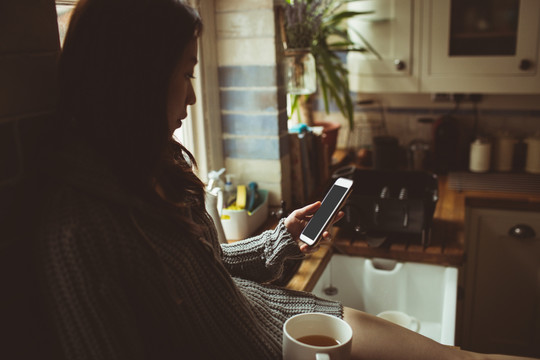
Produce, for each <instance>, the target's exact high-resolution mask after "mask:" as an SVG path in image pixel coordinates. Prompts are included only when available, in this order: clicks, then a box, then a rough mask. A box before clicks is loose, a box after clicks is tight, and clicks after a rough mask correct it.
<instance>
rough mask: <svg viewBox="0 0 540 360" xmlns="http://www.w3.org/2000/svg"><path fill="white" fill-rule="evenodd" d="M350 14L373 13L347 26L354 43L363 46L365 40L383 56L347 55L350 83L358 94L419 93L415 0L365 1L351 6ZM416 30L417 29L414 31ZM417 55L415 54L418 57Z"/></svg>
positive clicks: (417, 10) (358, 17)
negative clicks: (352, 12) (415, 37)
mask: <svg viewBox="0 0 540 360" xmlns="http://www.w3.org/2000/svg"><path fill="white" fill-rule="evenodd" d="M348 8H349V10H354V11H373V12H374V13H373V14H369V15H359V16H356V17H355V18H353V19H350V20H349V22H348V24H347V25H348V29H349V34H350V35H351V38H352V40H353V41H354V42H355V43H357V44H358V45H360V46H363V45H364V42H363V41H362V37H363V38H364V39H366V41H367V42H368V43H369V44H370V45H371V46H372V47H373V48H374V49H375V50H376V51H377V53H379V54H380V56H381V58H380V59H379V58H377V57H376V56H375V55H373V53H370V52H365V53H360V52H354V51H351V52H349V53H348V54H347V64H348V68H349V82H350V86H351V90H352V91H357V92H418V90H419V83H418V72H419V67H418V66H419V62H418V61H415V59H418V58H419V52H418V50H419V49H418V47H415V41H414V36H415V34H416V35H418V34H419V26H420V24H419V23H418V22H416V23H415V22H414V18H415V11H416V12H418V13H419V12H420V9H419V7H418V6H415V2H414V1H413V0H365V1H356V2H352V3H349V4H348ZM415 27H416V28H417V29H415ZM357 34H361V37H360V36H358V35H357ZM415 51H416V53H415Z"/></svg>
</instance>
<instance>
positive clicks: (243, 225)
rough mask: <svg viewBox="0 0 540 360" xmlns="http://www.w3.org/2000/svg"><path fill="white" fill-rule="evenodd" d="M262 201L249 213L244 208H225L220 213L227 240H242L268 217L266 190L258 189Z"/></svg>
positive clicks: (251, 233)
mask: <svg viewBox="0 0 540 360" xmlns="http://www.w3.org/2000/svg"><path fill="white" fill-rule="evenodd" d="M259 194H260V196H261V197H262V199H263V201H262V203H261V204H260V205H259V206H257V208H255V210H253V211H252V212H251V213H249V212H248V211H246V210H227V209H223V211H222V213H221V224H222V225H223V231H224V232H225V237H226V238H227V240H242V239H245V238H247V237H248V236H251V235H253V233H254V232H255V230H257V229H258V228H259V227H260V226H261V225H262V224H263V223H264V222H265V221H266V219H267V218H268V190H259Z"/></svg>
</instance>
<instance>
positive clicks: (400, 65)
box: [394, 59, 406, 70]
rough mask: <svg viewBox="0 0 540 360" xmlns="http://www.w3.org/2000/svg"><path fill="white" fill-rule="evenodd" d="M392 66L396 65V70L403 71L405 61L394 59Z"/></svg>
mask: <svg viewBox="0 0 540 360" xmlns="http://www.w3.org/2000/svg"><path fill="white" fill-rule="evenodd" d="M394 65H396V69H397V70H405V67H406V66H405V61H403V60H399V59H396V60H394Z"/></svg>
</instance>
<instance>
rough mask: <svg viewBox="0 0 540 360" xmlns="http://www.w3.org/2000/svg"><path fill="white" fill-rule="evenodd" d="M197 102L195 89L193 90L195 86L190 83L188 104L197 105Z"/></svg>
mask: <svg viewBox="0 0 540 360" xmlns="http://www.w3.org/2000/svg"><path fill="white" fill-rule="evenodd" d="M196 101H197V96H196V95H195V89H194V88H193V84H192V83H191V81H190V82H189V85H188V91H187V97H186V104H187V105H193V104H195V102H196Z"/></svg>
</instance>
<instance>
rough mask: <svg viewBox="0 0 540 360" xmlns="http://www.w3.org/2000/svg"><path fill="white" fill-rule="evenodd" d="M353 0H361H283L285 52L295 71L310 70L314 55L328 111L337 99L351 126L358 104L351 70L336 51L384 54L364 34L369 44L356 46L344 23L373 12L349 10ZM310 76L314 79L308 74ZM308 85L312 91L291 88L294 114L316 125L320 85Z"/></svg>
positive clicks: (297, 72)
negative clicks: (314, 107) (314, 105)
mask: <svg viewBox="0 0 540 360" xmlns="http://www.w3.org/2000/svg"><path fill="white" fill-rule="evenodd" d="M353 1H357V0H283V4H282V5H283V6H282V14H281V17H280V18H281V36H282V40H283V45H284V55H285V57H286V61H288V63H289V67H290V68H292V69H293V70H292V72H293V73H296V74H302V73H303V72H305V71H309V69H310V68H311V65H309V63H308V61H309V58H310V56H311V57H312V58H313V60H314V65H313V66H314V69H315V73H316V76H315V75H314V76H315V78H316V80H315V81H316V84H317V88H318V90H319V93H320V94H321V95H322V97H323V101H324V106H325V111H326V112H327V113H328V112H329V103H330V101H333V102H334V103H335V104H336V105H337V107H338V108H339V110H340V112H341V113H342V114H343V116H344V117H345V118H346V119H347V120H348V123H349V128H350V129H352V128H353V125H354V120H353V119H354V105H353V101H352V98H351V94H350V90H349V80H348V70H347V67H346V66H345V64H344V63H343V62H342V61H341V59H340V58H339V56H338V55H337V53H336V52H338V51H362V52H363V51H371V52H373V53H374V54H375V55H376V56H377V57H379V58H380V56H379V54H378V53H377V52H376V51H375V50H374V49H373V47H372V46H370V45H369V44H368V42H367V41H365V39H364V38H363V37H362V36H361V35H360V34H358V36H359V37H360V38H361V39H362V40H363V41H364V43H365V44H366V47H365V48H364V47H355V44H354V43H353V42H352V41H351V40H350V37H349V34H348V32H347V29H346V28H345V27H344V26H343V25H342V22H343V21H345V20H347V19H349V18H351V17H354V16H358V15H362V14H369V13H371V12H359V11H349V10H347V9H346V6H345V5H346V4H347V3H349V2H353ZM344 8H345V9H344ZM287 58H288V60H287ZM291 59H292V60H291ZM286 71H287V70H286ZM289 71H291V70H290V69H289ZM309 80H311V81H313V79H312V78H309V76H308V81H309ZM288 85H290V84H288ZM289 88H290V86H289ZM305 88H307V89H311V90H312V91H311V90H308V91H304V92H303V91H289V94H290V95H291V114H293V113H295V112H297V114H298V116H299V118H300V119H301V121H302V122H304V123H306V124H307V125H313V117H312V111H311V107H312V101H313V95H312V94H313V93H314V92H315V91H316V89H313V86H306V87H305ZM310 91H311V92H310ZM302 110H303V111H302Z"/></svg>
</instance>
